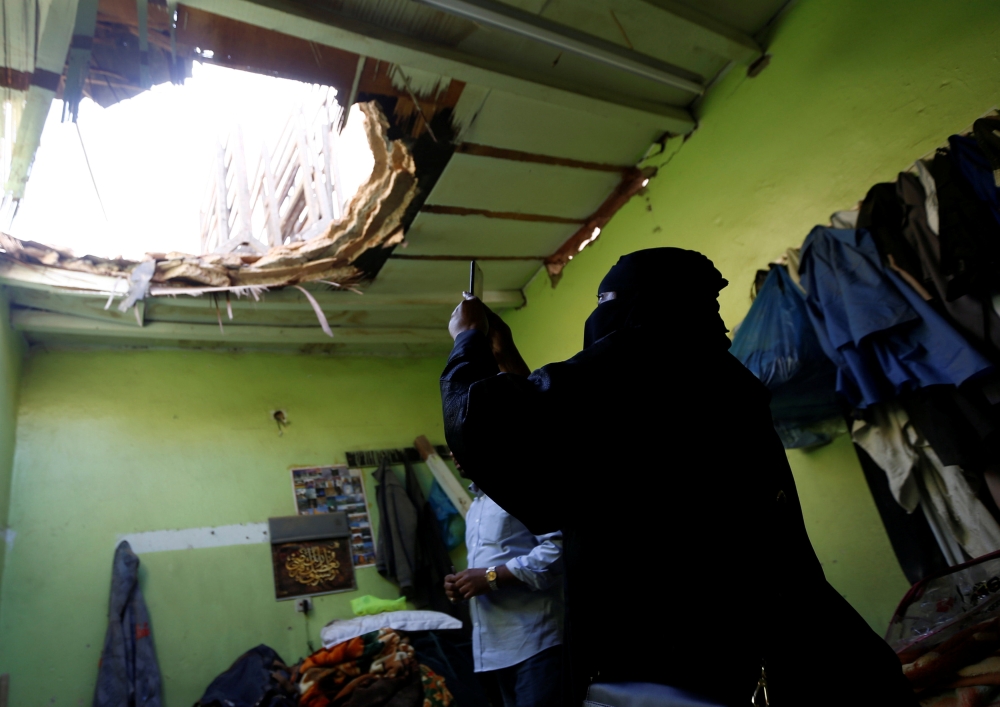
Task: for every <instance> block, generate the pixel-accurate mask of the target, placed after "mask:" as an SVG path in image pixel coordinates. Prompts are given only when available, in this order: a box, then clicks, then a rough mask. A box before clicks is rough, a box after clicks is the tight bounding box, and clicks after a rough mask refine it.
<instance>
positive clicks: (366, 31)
mask: <svg viewBox="0 0 1000 707" xmlns="http://www.w3.org/2000/svg"><path fill="white" fill-rule="evenodd" d="M184 8H192V9H197V10H200V11H201V13H202V14H203V15H209V13H215V14H218V15H221V16H223V17H226V18H230V19H233V20H237V21H239V22H242V23H250V24H253V25H256V26H258V27H260V28H262V31H269V30H272V31H274V32H277V33H281V34H286V35H291V36H293V37H297V38H301V39H304V40H308V41H310V42H314V43H315V44H317V45H323V46H322V50H323V54H324V56H325V55H326V52H327V51H337V50H339V51H341V52H351V53H353V54H354V55H356V56H357V55H360V56H365V57H368V58H371V59H376V60H378V61H382V62H391V63H393V64H400V65H403V66H408V67H413V68H418V69H421V70H423V71H428V72H431V73H435V74H439V75H441V76H448V77H451V78H452V79H453V80H458V81H463V82H465V83H467V84H470V83H471V84H476V85H477V86H484V87H487V88H492V89H497V90H501V91H507V92H509V93H514V94H518V95H521V96H525V97H527V98H533V99H536V100H539V101H543V102H548V103H554V104H556V105H561V106H563V107H566V108H571V109H574V110H579V111H584V112H587V113H591V114H593V115H598V116H603V117H605V118H609V119H612V120H621V121H624V122H629V123H634V124H636V125H646V126H650V127H653V128H655V129H657V130H662V131H666V132H671V133H674V134H679V135H681V134H686V133H689V132H690V131H691V130H693V129H694V127H695V120H694V118H693V117H692V116H691V113H690V112H689V111H688V110H686V109H685V108H684V107H682V106H680V105H673V104H670V103H667V102H663V101H656V100H650V99H648V98H645V97H641V96H634V95H626V94H623V93H622V92H621V91H619V90H613V89H609V88H605V87H600V86H595V85H593V84H592V83H587V82H582V81H575V80H573V79H565V78H561V77H559V76H555V75H552V74H551V73H549V72H541V71H535V70H531V69H528V68H524V67H518V66H514V65H512V64H511V63H510V62H505V61H500V60H497V59H493V58H490V57H485V56H478V55H473V54H470V53H467V52H463V51H459V50H456V49H454V48H452V47H450V46H445V45H441V44H436V43H432V42H429V41H425V40H423V39H419V38H417V37H414V36H410V35H407V34H404V33H401V32H397V31H394V30H391V29H387V28H384V27H380V26H377V25H375V24H372V23H370V22H365V21H362V20H359V19H357V18H353V17H349V16H347V15H345V14H342V13H338V12H336V11H332V10H330V9H328V8H324V7H321V6H318V5H316V4H312V3H306V2H298V1H295V0H190V1H189V2H187V3H185V4H184V5H183V6H182V7H181V9H182V10H183V9H184ZM180 24H181V22H180V21H178V26H180ZM201 46H204V45H201ZM327 63H328V62H326V61H325V60H324V65H326V64H327ZM337 63H338V66H339V62H337ZM345 66H346V68H345V71H347V72H348V74H349V78H347V79H345V80H344V81H343V82H342V83H339V84H336V85H338V86H352V85H353V82H354V77H355V73H356V71H357V66H358V63H357V62H356V61H352V62H345ZM338 70H339V69H338ZM328 85H330V84H328ZM345 93H347V92H346V89H345ZM691 95H692V97H693V94H691ZM685 103H686V102H685Z"/></svg>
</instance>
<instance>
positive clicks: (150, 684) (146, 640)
mask: <svg viewBox="0 0 1000 707" xmlns="http://www.w3.org/2000/svg"><path fill="white" fill-rule="evenodd" d="M160 683H161V681H160V668H159V666H158V665H157V662H156V650H155V648H154V647H153V636H152V633H151V632H150V628H149V612H148V611H147V610H146V602H145V600H144V599H143V598H142V591H141V590H140V589H139V557H138V555H136V554H135V553H134V552H132V547H131V546H130V545H129V544H128V542H127V541H125V540H122V541H121V542H120V543H118V548H117V549H116V550H115V559H114V563H113V565H112V570H111V599H110V601H109V605H108V631H107V634H105V637H104V650H103V651H102V652H101V662H100V666H99V667H98V670H97V686H96V687H95V688H94V703H93V704H94V707H160V705H161V704H162V699H161V696H160Z"/></svg>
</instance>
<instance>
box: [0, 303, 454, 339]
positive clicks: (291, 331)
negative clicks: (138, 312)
mask: <svg viewBox="0 0 1000 707" xmlns="http://www.w3.org/2000/svg"><path fill="white" fill-rule="evenodd" d="M10 321H11V326H12V327H13V328H14V329H16V330H17V331H20V332H24V333H26V334H49V335H52V334H57V335H61V336H81V337H91V338H93V337H97V338H108V339H122V338H124V339H130V340H137V341H139V340H141V341H168V342H170V341H185V342H198V341H204V342H217V343H223V344H233V345H240V344H265V343H277V344H330V343H334V344H433V345H441V346H442V347H447V346H449V345H450V344H451V337H450V336H449V335H448V331H447V329H446V328H444V327H435V328H413V327H409V328H403V327H400V328H389V327H385V328H382V327H372V328H362V327H334V329H333V339H332V340H331V339H330V337H328V336H327V335H326V334H324V333H323V330H322V329H320V328H319V326H312V327H285V326H280V327H279V326H260V325H254V326H239V325H236V324H229V323H224V325H223V327H222V329H220V328H219V326H218V325H217V324H178V323H167V322H150V323H147V324H146V325H145V326H143V327H142V328H139V327H136V326H134V325H133V326H128V325H126V324H120V323H118V322H102V321H97V320H94V319H86V318H84V317H76V316H72V315H67V314H56V313H53V312H39V311H35V310H29V309H19V308H14V309H12V310H11V315H10Z"/></svg>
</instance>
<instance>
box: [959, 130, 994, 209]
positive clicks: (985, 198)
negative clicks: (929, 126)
mask: <svg viewBox="0 0 1000 707" xmlns="http://www.w3.org/2000/svg"><path fill="white" fill-rule="evenodd" d="M948 145H949V146H950V147H951V151H950V155H951V159H952V162H953V163H954V164H955V166H956V168H957V169H958V171H959V172H960V173H961V174H962V176H963V177H965V181H966V182H968V183H969V186H971V187H972V191H973V192H975V194H976V196H977V197H978V198H979V200H980V201H981V202H983V203H984V204H986V206H987V208H989V210H990V213H991V214H992V215H993V218H994V219H995V220H996V222H997V224H998V225H1000V189H998V188H997V185H996V181H995V180H994V178H993V165H991V164H990V161H989V159H987V157H986V155H984V154H983V151H982V150H981V149H979V145H978V143H977V142H976V140H975V138H971V137H964V136H962V135H952V136H951V137H950V138H948Z"/></svg>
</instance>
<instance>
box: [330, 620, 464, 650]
mask: <svg viewBox="0 0 1000 707" xmlns="http://www.w3.org/2000/svg"><path fill="white" fill-rule="evenodd" d="M380 628H393V629H396V630H397V631H440V630H444V629H453V628H462V622H461V621H459V620H458V619H456V618H455V617H454V616H448V614H443V613H441V612H440V611H386V612H384V613H382V614H375V615H374V616H358V617H357V618H353V619H334V620H333V621H331V622H330V623H328V624H327V625H326V626H324V627H323V629H322V630H321V631H320V632H319V635H320V638H321V639H322V640H323V647H324V648H330V647H332V646H335V645H337V644H338V643H343V642H344V641H349V640H351V639H352V638H357V637H358V636H363V635H364V634H366V633H371V632H372V631H378V630H379V629H380Z"/></svg>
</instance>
